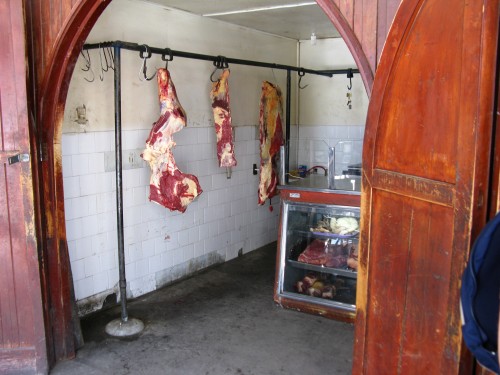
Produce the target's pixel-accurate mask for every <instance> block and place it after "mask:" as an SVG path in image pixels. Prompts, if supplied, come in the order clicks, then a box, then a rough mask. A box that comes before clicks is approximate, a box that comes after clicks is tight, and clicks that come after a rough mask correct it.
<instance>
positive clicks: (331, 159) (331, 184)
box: [328, 147, 335, 190]
mask: <svg viewBox="0 0 500 375" xmlns="http://www.w3.org/2000/svg"><path fill="white" fill-rule="evenodd" d="M328 189H332V190H333V189H335V147H328Z"/></svg>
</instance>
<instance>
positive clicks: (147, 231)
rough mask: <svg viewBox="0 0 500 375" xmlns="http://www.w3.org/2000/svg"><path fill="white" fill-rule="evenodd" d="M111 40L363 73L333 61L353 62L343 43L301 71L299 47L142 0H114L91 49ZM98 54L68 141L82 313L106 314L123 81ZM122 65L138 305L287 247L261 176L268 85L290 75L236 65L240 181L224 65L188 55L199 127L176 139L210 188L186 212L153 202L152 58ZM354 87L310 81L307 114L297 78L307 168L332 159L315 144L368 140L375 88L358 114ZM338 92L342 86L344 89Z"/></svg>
mask: <svg viewBox="0 0 500 375" xmlns="http://www.w3.org/2000/svg"><path fill="white" fill-rule="evenodd" d="M109 40H124V41H129V42H137V43H141V44H142V43H146V44H148V45H151V46H155V47H165V48H166V47H169V48H171V49H174V50H182V51H189V52H195V53H201V54H209V55H224V56H227V57H234V58H241V59H249V60H257V61H265V62H275V63H279V64H286V65H297V64H298V63H299V64H300V65H302V66H306V67H310V68H313V69H314V68H318V69H333V68H335V67H337V66H338V67H341V68H345V67H346V66H354V62H353V60H352V58H350V60H349V59H348V58H346V59H344V58H343V59H344V60H343V59H340V60H334V61H331V60H330V57H331V56H332V55H333V56H337V55H338V54H341V55H342V56H345V55H346V53H345V51H346V47H345V44H344V43H343V42H342V41H341V40H340V39H338V40H333V41H320V40H318V44H317V46H314V48H315V49H312V50H309V49H308V48H309V47H308V46H306V45H305V43H300V46H301V47H300V62H299V61H298V56H297V50H298V49H297V41H294V40H290V39H286V38H281V37H276V36H271V35H269V34H265V33H261V32H258V31H255V30H250V29H246V28H242V27H236V26H233V25H230V24H227V23H223V22H219V21H215V20H211V19H203V18H200V17H197V16H193V15H190V14H188V13H184V12H178V11H172V10H169V9H166V8H162V7H159V6H157V5H152V4H150V3H147V2H141V1H134V0H113V2H112V3H111V4H110V5H109V6H108V8H107V9H106V10H105V12H104V13H103V15H102V16H101V17H100V19H99V20H98V22H97V24H96V25H95V27H94V29H93V30H92V32H91V34H90V35H89V38H88V40H87V43H98V42H102V41H109ZM311 48H313V47H311ZM337 50H338V51H337ZM339 51H340V52H339ZM90 56H91V61H92V68H93V71H94V75H95V80H94V82H92V83H89V82H86V81H85V79H84V78H90V77H91V74H90V72H83V71H82V70H81V69H80V68H81V67H83V66H84V62H83V59H82V58H80V59H79V61H78V63H77V66H76V69H75V72H74V75H73V77H72V80H71V83H70V88H69V93H68V98H67V102H66V107H65V117H64V118H65V121H64V124H63V136H62V154H63V174H64V194H65V213H66V228H67V239H68V247H69V252H70V259H71V266H72V271H73V278H74V285H75V294H76V299H77V301H78V305H79V307H80V314H85V313H88V312H91V311H94V310H96V309H99V308H100V306H101V305H102V302H103V300H104V298H106V297H107V296H108V295H110V294H113V293H116V294H118V268H117V264H118V261H117V234H116V202H115V199H116V198H115V197H116V186H115V166H114V162H115V160H114V159H115V156H114V130H113V129H114V104H113V100H114V99H113V98H114V96H113V72H112V71H108V72H107V73H102V72H100V61H99V54H98V52H97V50H94V51H90ZM323 56H327V58H324V57H323ZM121 57H122V127H123V130H122V142H123V145H122V146H123V150H124V152H123V163H124V165H123V168H124V171H123V187H124V225H125V233H124V235H125V261H126V275H127V284H128V288H127V291H128V294H129V297H136V296H139V295H142V294H144V293H147V292H150V291H153V290H155V289H157V288H159V287H161V286H163V285H165V284H166V283H168V282H171V281H173V280H176V279H178V278H180V277H183V276H186V275H189V274H191V273H193V272H195V271H196V270H198V269H201V268H204V267H207V266H209V265H211V264H214V263H219V262H224V261H227V260H229V259H232V258H234V257H236V256H237V254H238V252H242V253H246V252H248V251H252V250H254V249H257V248H259V247H261V246H263V245H265V244H267V243H270V242H272V241H275V240H276V237H277V230H278V228H277V227H278V216H277V214H278V212H279V209H278V208H279V200H278V198H277V197H276V198H274V199H273V200H272V204H273V206H274V211H272V212H271V211H270V209H269V205H268V204H266V205H265V206H264V207H258V206H257V186H258V176H254V175H253V174H252V165H253V164H254V163H255V164H257V165H258V164H259V155H258V147H259V142H258V120H259V101H260V90H261V84H262V81H263V80H270V81H273V82H276V81H277V83H278V85H279V86H281V87H282V89H283V90H284V89H285V87H286V73H285V72H284V71H279V70H276V71H274V72H273V71H272V70H270V69H267V68H257V67H246V66H242V65H231V66H230V69H231V76H230V79H229V86H230V99H231V113H232V120H233V126H234V127H235V152H236V159H237V161H238V166H237V167H235V168H233V173H232V178H231V179H226V175H225V169H220V168H218V166H217V159H216V154H215V133H214V129H213V118H212V109H211V105H210V98H209V92H210V89H211V82H210V80H209V77H210V74H211V73H212V71H213V65H212V63H211V62H208V61H198V60H191V59H185V58H180V57H175V58H174V60H173V61H172V62H170V64H169V70H170V72H171V74H172V79H173V82H174V84H175V86H176V89H177V94H178V97H179V100H180V102H181V104H182V105H183V107H184V109H185V110H186V112H187V118H188V126H187V127H186V128H185V129H183V130H182V131H181V132H179V133H177V134H175V136H174V138H175V141H176V142H177V146H176V148H175V149H174V156H175V159H176V162H177V164H178V166H179V168H180V169H181V170H182V171H183V172H185V173H191V174H194V175H196V176H198V178H199V180H200V184H201V187H202V189H203V193H202V194H201V195H200V196H199V197H198V199H197V200H196V201H195V202H194V203H192V204H191V205H189V206H188V208H187V211H186V212H185V213H183V214H180V213H178V212H173V213H172V212H170V211H169V210H168V209H165V208H163V207H161V206H159V205H157V204H154V203H151V202H149V201H148V199H147V197H148V190H149V176H150V170H149V167H148V166H147V165H146V164H145V163H144V162H143V161H142V159H140V158H138V154H139V153H140V152H141V151H142V149H143V148H144V145H145V140H146V138H147V136H148V133H149V130H150V129H151V125H152V123H153V122H154V121H156V120H157V118H158V116H159V105H158V98H157V95H158V92H157V84H156V80H153V81H150V82H141V81H140V80H139V70H140V67H141V63H142V60H140V58H139V54H138V53H137V52H131V51H126V50H122V54H121ZM101 58H102V56H101ZM147 64H148V68H149V73H151V72H153V71H154V68H155V67H161V66H164V63H163V62H161V60H160V58H159V56H156V55H155V56H153V57H152V58H151V59H150V60H148V62H147ZM99 76H102V78H103V80H102V81H101V80H100V79H99ZM345 80H346V79H345V77H343V78H323V77H315V76H311V75H306V76H305V77H304V79H303V83H304V84H307V83H309V84H310V86H309V87H308V88H307V89H305V90H303V91H302V92H301V93H300V103H301V104H300V110H299V109H298V107H297V103H298V102H299V101H298V97H297V96H296V95H297V90H296V85H295V84H296V82H295V77H294V80H293V81H292V84H293V90H292V94H293V96H292V120H291V122H292V124H293V125H294V126H293V128H292V133H291V136H292V138H293V139H294V140H295V142H296V144H297V143H298V142H297V139H300V144H301V145H307V146H304V147H303V150H304V151H303V152H302V154H301V158H302V160H301V162H300V164H308V165H310V162H312V160H313V159H314V158H320V159H321V150H319V149H318V148H317V147H316V146H315V145H314V144H315V143H317V142H319V141H320V140H321V142H322V139H324V137H325V135H326V134H327V135H328V139H327V141H328V142H333V141H335V140H336V139H337V138H338V139H344V138H346V137H348V138H349V137H350V138H359V137H360V136H361V135H362V133H363V129H364V115H365V114H361V112H362V109H360V108H362V106H363V105H365V106H366V104H367V99H366V98H365V99H364V100H365V101H364V102H363V101H362V93H364V89H363V88H362V83H361V81H360V80H359V78H358V77H356V78H355V79H354V80H353V85H354V87H355V89H353V90H357V91H355V93H354V96H353V110H352V111H347V110H345V108H344V107H345V91H346V90H345V85H346V84H347V83H346V82H345ZM358 80H359V81H358ZM337 81H338V82H339V83H337ZM325 85H326V86H325ZM329 85H332V88H331V87H330V86H329ZM336 85H340V88H338V89H335V88H333V86H336ZM360 85H361V86H360ZM358 91H359V93H358ZM318 95H319V96H322V95H323V96H324V97H322V98H321V100H322V101H320V102H319V103H321V104H320V105H321V106H322V107H321V108H320V109H319V110H314V109H313V108H311V109H310V108H309V107H310V106H316V107H317V104H318V99H314V98H315V96H318ZM364 95H365V96H366V94H364ZM340 97H341V99H339V98H340ZM327 98H328V99H327ZM283 99H284V100H285V98H283ZM357 100H359V102H357ZM361 103H364V104H363V105H361ZM83 104H84V105H85V106H86V108H87V115H88V119H89V123H88V126H86V129H85V132H82V129H81V128H80V126H79V125H78V124H76V123H75V122H74V120H75V117H76V112H75V109H76V107H78V106H81V105H83ZM328 106H333V108H334V109H329V108H326V107H328ZM298 115H300V116H298ZM297 124H299V126H297ZM298 137H300V138H298ZM311 142H312V143H311ZM292 146H293V145H292ZM297 152H298V148H297ZM318 152H319V153H318ZM292 159H293V156H292ZM296 159H297V157H296Z"/></svg>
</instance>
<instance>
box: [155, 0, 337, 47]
mask: <svg viewBox="0 0 500 375" xmlns="http://www.w3.org/2000/svg"><path fill="white" fill-rule="evenodd" d="M147 1H148V2H150V3H155V4H159V5H162V6H166V7H169V8H174V9H179V10H182V11H185V12H189V13H193V14H197V15H200V16H201V15H204V14H212V13H226V12H233V11H241V13H236V14H227V15H215V16H210V17H211V18H214V19H218V20H221V21H224V22H229V23H232V24H235V25H240V26H244V27H249V28H252V29H255V30H259V31H263V32H267V33H271V34H274V35H279V36H283V37H286V38H292V39H296V40H303V39H309V38H310V37H311V33H315V34H316V36H317V38H318V39H321V38H338V37H340V35H339V33H338V31H337V30H336V29H335V27H334V26H333V24H332V23H331V21H330V20H329V19H328V17H327V16H326V15H325V13H324V12H323V11H322V10H321V8H320V7H319V6H318V5H317V4H316V3H315V2H312V1H304V0H302V1H299V0H271V1H269V0H244V1H234V0H147ZM303 4H307V5H303ZM288 5H300V6H296V7H286V8H281V9H269V8H272V7H276V6H288ZM259 8H267V10H260V11H248V10H254V9H259Z"/></svg>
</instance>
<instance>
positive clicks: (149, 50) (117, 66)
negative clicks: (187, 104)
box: [82, 40, 359, 336]
mask: <svg viewBox="0 0 500 375" xmlns="http://www.w3.org/2000/svg"><path fill="white" fill-rule="evenodd" d="M99 48H113V51H114V54H113V62H114V64H113V65H114V94H115V95H114V96H115V98H114V99H115V100H114V104H115V156H116V207H117V210H116V211H117V213H116V214H117V235H118V263H119V264H118V268H119V275H120V276H119V287H120V297H121V298H120V300H121V308H122V309H121V310H122V311H121V323H120V324H121V325H123V326H126V325H127V322H128V323H129V324H130V323H132V322H133V324H134V326H133V328H132V331H134V332H136V331H137V330H138V329H139V328H136V327H137V325H136V324H137V321H138V320H137V319H132V320H131V321H129V317H128V312H127V282H126V276H125V257H124V233H123V183H122V182H123V181H122V172H123V167H122V142H121V125H122V124H121V122H122V120H121V57H120V50H121V49H126V50H130V51H137V52H140V53H141V57H143V55H144V53H145V54H146V55H148V56H147V57H146V58H149V57H151V55H150V54H153V53H154V54H160V55H162V58H163V57H166V56H168V58H169V60H171V59H172V58H173V57H183V58H188V59H196V60H204V61H212V62H213V63H214V65H216V63H217V62H219V63H220V62H223V63H224V64H226V63H227V64H237V65H247V66H256V67H262V68H271V69H280V70H286V72H287V75H286V103H285V116H286V122H285V147H286V153H285V159H286V160H285V176H287V172H288V169H289V155H290V152H289V148H290V107H291V105H290V101H291V100H290V98H291V95H290V93H291V72H292V71H294V72H298V73H299V75H301V76H303V75H304V74H305V73H308V74H315V75H320V76H325V77H330V78H331V77H333V76H334V75H338V74H348V75H349V74H350V75H351V77H352V74H353V73H359V70H358V69H338V70H313V69H306V68H302V67H296V66H291V65H283V64H274V63H266V62H261V61H252V60H243V59H234V58H230V57H224V56H220V55H219V56H213V55H204V54H199V53H192V52H185V51H176V50H171V49H170V48H157V47H150V46H148V45H146V44H137V43H130V42H123V41H120V40H116V41H112V42H103V43H91V44H85V45H84V46H83V48H82V50H91V49H99ZM216 66H217V65H216ZM111 323H114V321H113V322H111ZM140 324H142V322H140ZM127 329H128V330H131V329H130V327H128V328H127ZM127 329H125V331H127ZM119 335H124V336H125V335H127V332H125V333H123V332H120V334H119Z"/></svg>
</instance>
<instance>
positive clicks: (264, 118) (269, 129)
mask: <svg viewBox="0 0 500 375" xmlns="http://www.w3.org/2000/svg"><path fill="white" fill-rule="evenodd" d="M282 117H283V103H282V98H281V90H280V89H279V87H278V86H275V85H273V84H272V83H270V82H267V81H264V82H263V83H262V94H261V98H260V116H259V127H260V129H259V130H260V182H259V204H260V205H262V204H264V202H265V201H266V199H268V198H272V197H273V196H275V195H276V193H277V189H276V187H277V186H278V164H279V150H280V146H282V145H283V128H282V124H281V119H282Z"/></svg>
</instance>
